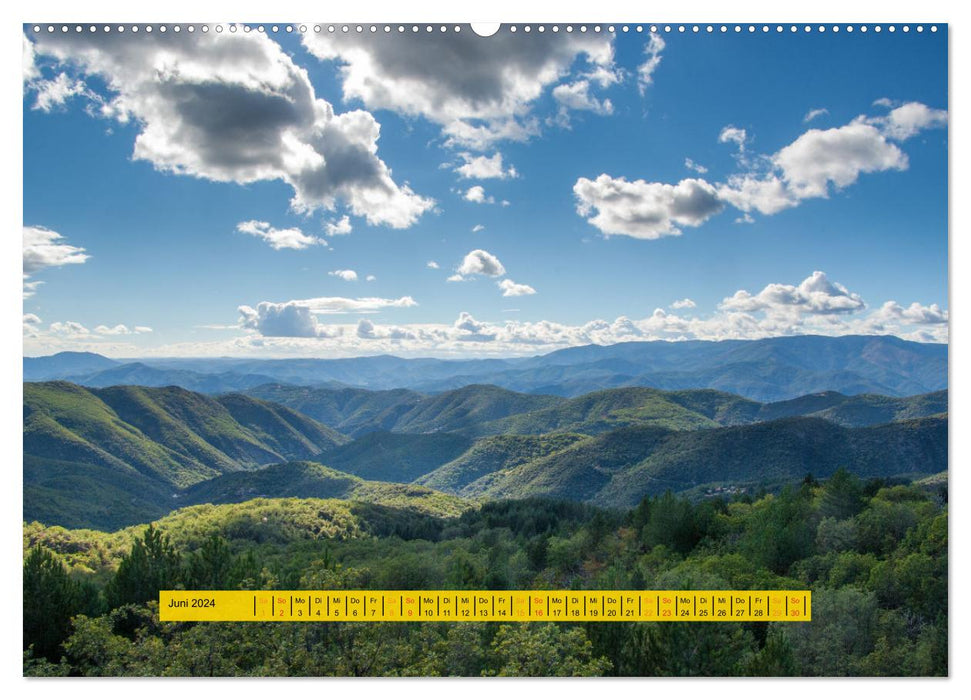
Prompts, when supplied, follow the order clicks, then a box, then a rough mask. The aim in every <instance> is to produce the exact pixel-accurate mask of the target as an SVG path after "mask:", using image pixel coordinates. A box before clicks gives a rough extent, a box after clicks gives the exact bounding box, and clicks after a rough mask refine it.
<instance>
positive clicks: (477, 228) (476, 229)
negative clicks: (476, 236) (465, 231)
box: [472, 224, 485, 233]
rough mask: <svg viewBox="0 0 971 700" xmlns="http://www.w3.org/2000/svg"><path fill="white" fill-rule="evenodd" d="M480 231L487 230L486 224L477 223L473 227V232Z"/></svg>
mask: <svg viewBox="0 0 971 700" xmlns="http://www.w3.org/2000/svg"><path fill="white" fill-rule="evenodd" d="M479 231H485V226H483V225H482V224H476V225H475V226H473V227H472V233H478V232H479Z"/></svg>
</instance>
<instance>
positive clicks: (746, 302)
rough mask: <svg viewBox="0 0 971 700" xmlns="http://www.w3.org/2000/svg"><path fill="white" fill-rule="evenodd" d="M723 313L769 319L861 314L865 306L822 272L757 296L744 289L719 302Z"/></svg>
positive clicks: (764, 291) (772, 288) (774, 287)
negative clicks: (757, 314) (763, 315)
mask: <svg viewBox="0 0 971 700" xmlns="http://www.w3.org/2000/svg"><path fill="white" fill-rule="evenodd" d="M718 308H719V309H721V310H723V311H743V312H748V313H751V312H755V311H764V312H765V313H767V314H769V315H786V316H789V315H792V314H794V313H795V314H804V313H808V314H846V313H853V312H856V311H862V310H863V309H865V308H866V304H865V303H864V302H863V299H862V298H860V295H859V294H854V293H852V292H850V291H849V290H848V289H847V288H846V287H844V286H843V285H841V284H839V283H837V282H831V281H830V280H829V278H828V277H827V276H826V273H825V272H820V271H819V270H817V271H815V272H813V274H812V275H810V276H809V277H807V278H806V279H804V280H803V281H802V283H801V284H799V285H798V286H794V285H790V284H770V285H767V286H766V287H765V288H764V289H763V290H762V291H761V292H759V293H758V294H750V293H749V292H747V291H745V290H744V289H740V290H739V291H737V292H735V294H734V295H733V296H731V297H728V298H726V299H724V300H723V301H722V303H721V304H720V305H719V307H718Z"/></svg>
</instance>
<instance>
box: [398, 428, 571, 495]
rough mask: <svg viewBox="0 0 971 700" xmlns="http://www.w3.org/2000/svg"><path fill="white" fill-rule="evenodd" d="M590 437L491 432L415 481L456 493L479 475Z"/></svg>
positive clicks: (562, 434)
mask: <svg viewBox="0 0 971 700" xmlns="http://www.w3.org/2000/svg"><path fill="white" fill-rule="evenodd" d="M588 439H590V438H588V437H586V436H585V435H574V434H571V433H557V434H556V435H494V436H491V437H484V438H481V439H479V440H476V442H475V444H474V445H473V446H472V447H471V448H470V449H469V450H468V451H466V452H464V453H463V454H462V455H460V456H459V457H458V458H456V459H454V460H452V461H451V462H449V463H448V464H443V465H442V466H440V467H438V468H437V469H435V470H434V471H431V472H428V473H427V474H425V475H423V476H421V477H419V478H418V479H416V480H415V483H416V484H420V485H422V486H428V487H430V488H433V489H438V490H440V491H447V492H449V493H460V492H461V491H462V490H463V489H464V488H465V487H466V486H468V485H469V484H471V483H472V482H474V481H477V480H479V479H481V478H482V477H484V476H486V475H488V474H493V473H495V472H498V471H502V470H505V469H511V468H513V467H516V466H519V465H520V464H524V463H526V462H530V461H532V460H534V459H538V458H540V457H545V456H546V455H549V454H552V453H554V452H559V451H560V450H565V449H566V448H568V447H570V446H571V445H573V444H575V443H577V442H579V441H581V440H588Z"/></svg>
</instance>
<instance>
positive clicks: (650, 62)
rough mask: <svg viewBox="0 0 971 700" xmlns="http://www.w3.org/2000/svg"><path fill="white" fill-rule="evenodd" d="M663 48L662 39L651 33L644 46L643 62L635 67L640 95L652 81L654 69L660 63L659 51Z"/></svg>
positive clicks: (658, 35)
mask: <svg viewBox="0 0 971 700" xmlns="http://www.w3.org/2000/svg"><path fill="white" fill-rule="evenodd" d="M663 50H664V39H662V38H661V35H660V34H655V33H651V35H650V37H649V38H648V40H647V46H645V47H644V56H645V60H644V62H643V63H642V64H641V65H639V66H638V67H637V89H638V90H640V93H641V95H643V94H644V92H645V90H646V89H647V86H648V85H650V84H651V83H653V82H654V71H656V70H657V67H658V66H659V65H660V64H661V51H663Z"/></svg>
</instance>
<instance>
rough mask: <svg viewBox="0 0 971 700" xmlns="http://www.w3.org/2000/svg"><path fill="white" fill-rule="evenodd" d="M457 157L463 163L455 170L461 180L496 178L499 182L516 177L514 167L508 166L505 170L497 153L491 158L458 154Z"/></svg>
mask: <svg viewBox="0 0 971 700" xmlns="http://www.w3.org/2000/svg"><path fill="white" fill-rule="evenodd" d="M459 157H460V158H461V159H462V160H463V161H464V162H463V163H462V165H460V166H458V167H457V168H455V172H457V173H458V174H459V177H461V178H463V179H467V180H489V179H492V178H497V179H499V180H505V179H507V178H514V177H516V176H517V175H518V173H517V172H516V168H515V167H513V166H511V165H510V166H509V167H508V168H507V167H505V166H504V165H503V163H502V154H501V153H499V152H498V151H497V152H496V153H493V154H492V155H491V156H475V155H472V154H471V153H459Z"/></svg>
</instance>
